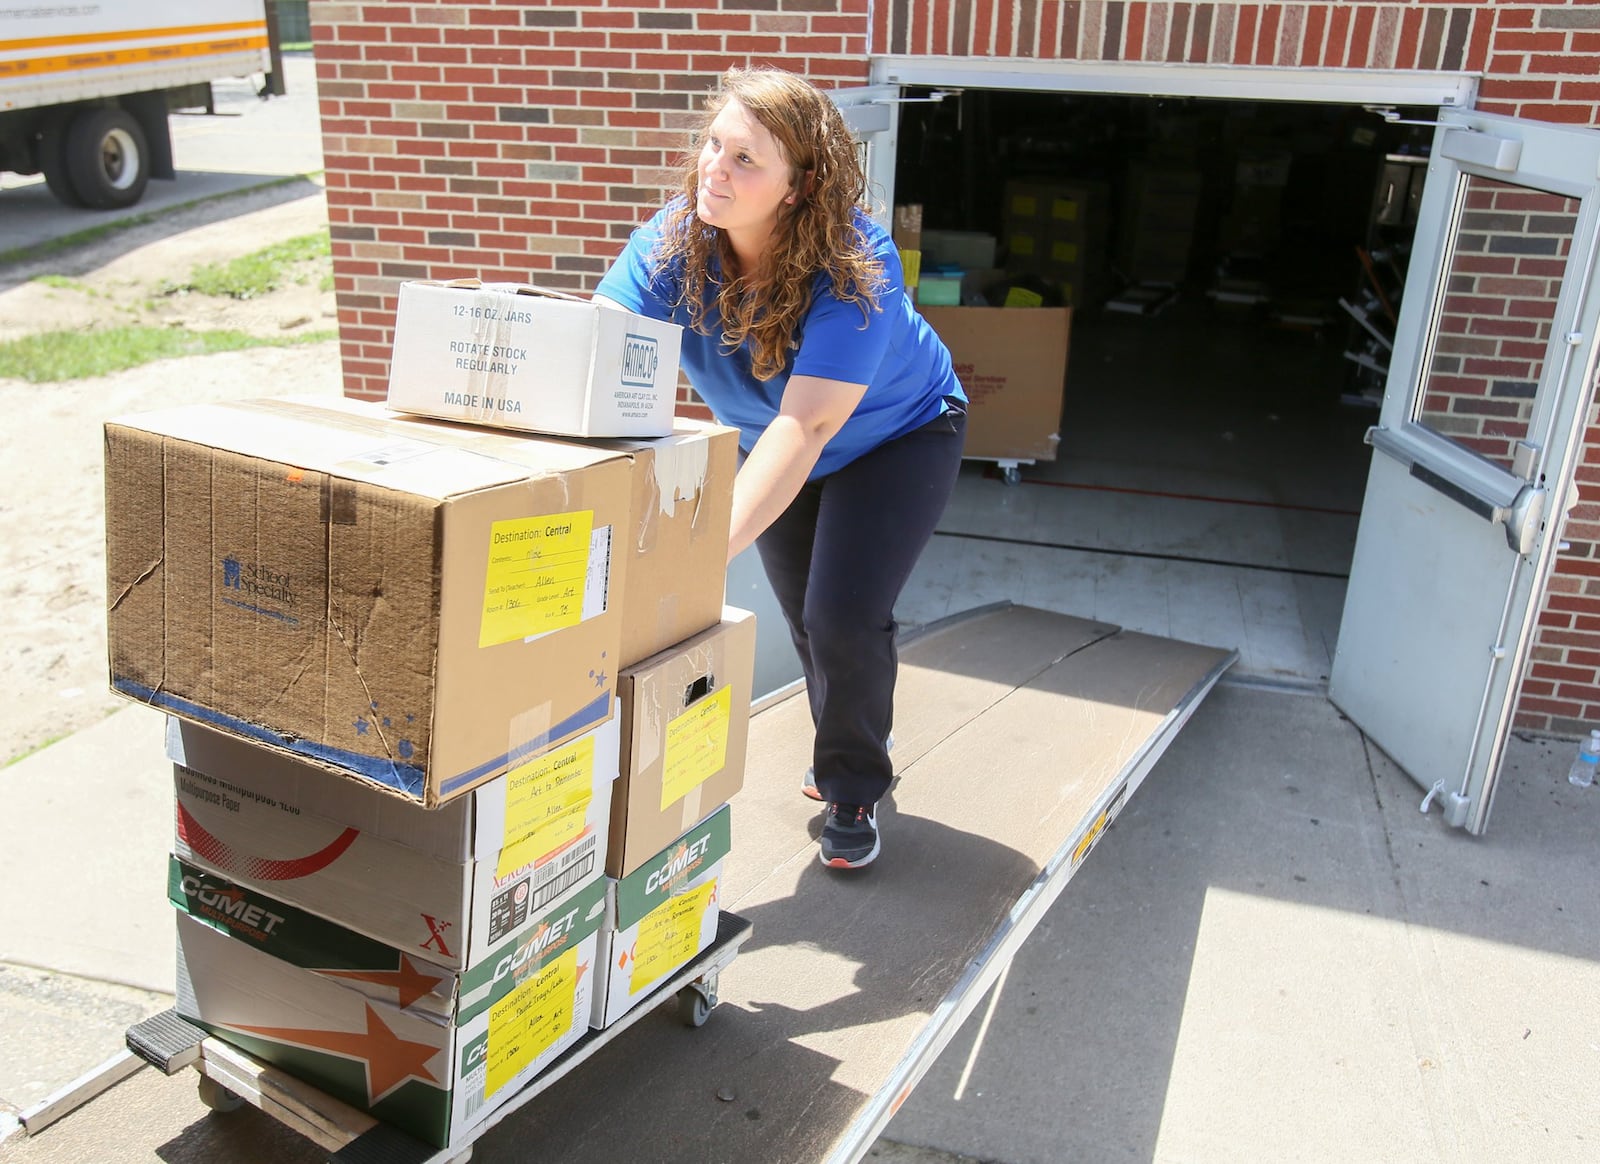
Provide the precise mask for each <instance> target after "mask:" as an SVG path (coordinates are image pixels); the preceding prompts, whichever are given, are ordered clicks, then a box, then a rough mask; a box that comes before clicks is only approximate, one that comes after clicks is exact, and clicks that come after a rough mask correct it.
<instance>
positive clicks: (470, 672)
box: [105, 398, 630, 806]
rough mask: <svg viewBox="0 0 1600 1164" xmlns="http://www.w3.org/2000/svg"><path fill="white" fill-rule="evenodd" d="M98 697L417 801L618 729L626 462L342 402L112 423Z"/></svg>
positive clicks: (215, 408) (285, 403) (207, 408)
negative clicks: (105, 660) (113, 693)
mask: <svg viewBox="0 0 1600 1164" xmlns="http://www.w3.org/2000/svg"><path fill="white" fill-rule="evenodd" d="M105 442H106V572H107V593H108V595H109V598H108V603H109V612H108V627H107V630H108V636H109V648H110V666H111V681H112V686H113V687H114V688H115V689H116V690H117V691H119V692H121V693H122V694H124V695H126V696H128V697H129V698H131V699H135V700H140V701H143V702H146V703H150V704H153V705H155V706H157V707H160V708H162V709H163V710H166V711H169V712H172V713H174V714H177V715H181V716H184V717H186V718H188V719H192V720H195V721H197V722H202V723H210V724H212V725H214V726H217V727H220V728H222V729H224V730H227V731H230V732H233V733H234V734H236V735H240V736H243V737H245V738H247V739H252V740H255V741H257V742H258V743H261V744H264V745H266V746H270V747H275V748H280V749H285V750H288V751H291V752H293V753H295V754H296V755H299V756H301V757H302V758H304V759H306V760H308V761H310V762H312V763H316V764H321V765H326V766H327V767H329V768H331V769H333V770H335V771H343V772H351V773H355V774H357V775H360V776H363V777H366V778H367V779H369V780H372V781H375V782H376V783H378V784H381V785H383V786H385V787H388V788H391V789H393V790H394V791H396V792H399V793H402V794H403V795H405V796H408V797H410V798H412V799H415V800H418V801H421V802H423V803H424V804H427V805H430V806H431V805H436V804H438V803H440V802H442V801H444V800H446V799H448V798H450V797H452V796H457V795H460V794H461V793H463V792H465V791H467V790H468V789H470V788H472V787H473V786H474V785H477V784H481V783H483V782H484V781H486V780H491V779H493V778H494V777H496V776H498V775H500V774H502V773H504V772H506V771H507V770H508V769H510V768H512V767H514V766H515V765H516V764H517V763H518V762H520V761H521V760H523V759H527V758H529V757H531V756H535V755H538V754H539V753H540V752H542V751H544V750H546V749H547V748H549V747H551V746H552V745H554V744H558V743H561V742H563V741H565V740H569V739H572V738H574V737H576V736H579V735H581V734H583V733H584V732H586V731H589V730H591V729H593V728H595V727H597V726H598V725H599V724H601V723H604V722H605V721H606V719H607V718H609V717H610V715H611V713H612V694H613V676H614V675H615V673H616V669H617V661H618V656H617V652H618V649H619V646H620V643H621V630H622V623H621V616H620V614H619V612H618V611H617V610H616V609H615V605H616V603H615V599H616V597H617V596H618V595H620V593H621V590H622V578H621V571H622V568H623V565H624V563H625V558H622V557H620V556H614V555H613V554H612V552H611V548H610V546H611V540H612V537H613V535H614V531H615V530H616V529H617V528H618V527H619V525H620V524H621V523H622V522H624V521H626V520H627V516H628V504H629V489H630V479H629V464H628V461H627V458H626V457H624V456H622V455H620V454H618V453H617V452H615V451H613V450H606V449H596V448H593V447H589V446H584V445H579V444H576V443H574V442H569V441H550V440H538V439H535V438H530V437H526V436H521V435H517V434H511V433H496V432H487V431H484V430H481V429H466V428H464V426H452V425H444V424H433V425H423V424H417V423H414V422H412V421H409V420H407V419H405V418H400V417H396V416H393V415H392V414H390V413H389V412H388V411H387V410H386V409H384V408H382V407H381V406H379V405H375V404H363V403H362V402H359V401H353V400H329V399H326V398H319V399H317V400H315V401H309V400H308V401H295V400H261V401H248V402H240V403H228V404H200V405H191V406H186V407H179V408H172V409H166V410H162V411H159V412H152V413H146V414H143V415H141V416H135V417H127V418H123V419H120V420H114V421H111V422H108V423H107V425H106V430H105Z"/></svg>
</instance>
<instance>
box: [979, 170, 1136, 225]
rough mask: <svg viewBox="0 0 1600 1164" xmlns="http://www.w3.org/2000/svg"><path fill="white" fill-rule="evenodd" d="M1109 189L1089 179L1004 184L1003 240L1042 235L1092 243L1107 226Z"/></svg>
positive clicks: (1014, 181)
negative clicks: (1011, 237) (1013, 236)
mask: <svg viewBox="0 0 1600 1164" xmlns="http://www.w3.org/2000/svg"><path fill="white" fill-rule="evenodd" d="M1110 198H1111V188H1110V186H1109V185H1108V184H1107V183H1105V182H1101V181H1096V180H1092V179H1087V178H1082V179H1037V178H1014V179H1011V180H1010V181H1008V182H1007V183H1006V186H1005V192H1004V194H1003V200H1002V202H1001V214H1000V218H1001V222H1002V223H1003V225H1004V227H1005V234H1006V237H1007V238H1009V237H1010V236H1011V235H1013V234H1017V233H1026V234H1029V235H1038V234H1045V235H1049V236H1051V237H1056V238H1060V237H1072V238H1078V239H1084V240H1088V241H1092V240H1094V239H1095V238H1097V237H1098V236H1100V235H1101V234H1102V233H1103V232H1104V231H1105V227H1106V218H1107V212H1108V209H1109V206H1110Z"/></svg>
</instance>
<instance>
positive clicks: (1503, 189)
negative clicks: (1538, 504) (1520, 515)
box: [1417, 176, 1578, 470]
mask: <svg viewBox="0 0 1600 1164" xmlns="http://www.w3.org/2000/svg"><path fill="white" fill-rule="evenodd" d="M1577 215H1578V203H1577V200H1576V199H1573V198H1565V197H1562V196H1561V195H1559V194H1548V193H1545V192H1544V191H1540V190H1526V189H1523V188H1521V187H1517V186H1511V185H1508V184H1506V183H1504V182H1497V181H1494V180H1493V179H1485V178H1479V177H1476V176H1474V177H1472V178H1471V179H1469V182H1468V187H1467V194H1466V202H1465V206H1464V207H1463V211H1462V219H1461V230H1460V232H1459V233H1458V234H1457V236H1456V243H1455V254H1454V255H1453V256H1452V258H1451V263H1450V269H1449V271H1448V272H1447V273H1446V276H1445V278H1446V285H1445V286H1446V295H1445V301H1444V312H1443V314H1442V315H1441V317H1440V319H1439V331H1438V338H1437V339H1436V340H1435V342H1434V349H1433V353H1432V358H1431V359H1430V361H1429V363H1428V371H1427V380H1426V384H1427V390H1426V391H1425V392H1424V394H1423V399H1422V406H1421V408H1420V409H1419V414H1418V417H1417V419H1418V420H1419V421H1420V422H1421V423H1422V424H1425V425H1427V426H1428V427H1429V428H1431V429H1433V430H1434V431H1435V432H1439V433H1442V434H1443V435H1445V436H1448V437H1450V438H1451V439H1452V440H1456V441H1459V442H1460V443H1461V444H1463V445H1466V446H1467V447H1468V448H1470V449H1472V450H1473V451H1474V452H1476V453H1478V454H1479V455H1481V456H1483V457H1485V458H1486V459H1488V460H1490V461H1493V462H1494V463H1495V464H1497V465H1499V466H1501V467H1502V468H1504V469H1508V470H1509V469H1510V468H1511V467H1512V458H1513V455H1514V453H1515V451H1516V443H1517V441H1519V440H1522V439H1523V438H1525V437H1526V436H1527V435H1528V422H1529V420H1530V419H1531V417H1532V413H1533V397H1534V392H1535V389H1537V387H1538V384H1539V376H1540V373H1541V371H1542V369H1543V366H1544V355H1545V348H1546V345H1548V343H1549V342H1550V328H1551V323H1552V321H1553V320H1554V318H1555V313H1556V295H1557V293H1558V292H1559V291H1560V289H1561V283H1560V275H1561V273H1562V271H1563V269H1564V268H1565V265H1566V258H1567V256H1568V255H1569V254H1570V253H1571V250H1572V236H1573V231H1574V227H1575V225H1576V221H1577Z"/></svg>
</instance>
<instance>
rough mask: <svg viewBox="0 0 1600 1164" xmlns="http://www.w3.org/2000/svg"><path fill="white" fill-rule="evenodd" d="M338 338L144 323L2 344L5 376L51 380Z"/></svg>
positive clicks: (38, 381)
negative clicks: (196, 329)
mask: <svg viewBox="0 0 1600 1164" xmlns="http://www.w3.org/2000/svg"><path fill="white" fill-rule="evenodd" d="M334 338H335V333H333V332H331V331H316V332H307V333H304V334H301V335H295V336H274V337H262V336H253V335H248V334H246V333H244V332H240V331H186V330H184V329H182V328H174V327H149V326H145V325H139V324H133V325H129V326H125V327H107V328H98V329H94V330H91V331H70V330H67V331H47V332H41V333H39V334H37V335H30V336H24V337H23V338H21V339H15V340H11V341H10V342H8V343H3V344H0V379H12V380H26V381H28V382H29V383H32V384H52V383H57V382H59V381H62V380H82V379H85V378H87V377H90V376H104V375H106V374H107V373H110V372H120V371H122V370H123V369H125V368H136V367H138V366H139V365H140V364H148V363H149V362H150V361H152V360H168V359H173V358H175V357H178V356H199V355H208V354H210V353H212V352H236V351H242V350H244V349H246V348H256V347H290V346H293V345H296V344H308V343H321V342H322V341H324V340H330V339H334Z"/></svg>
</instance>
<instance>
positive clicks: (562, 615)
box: [478, 510, 594, 647]
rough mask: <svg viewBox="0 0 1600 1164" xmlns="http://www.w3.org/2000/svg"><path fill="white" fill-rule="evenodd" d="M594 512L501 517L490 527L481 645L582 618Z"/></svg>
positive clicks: (555, 627) (529, 634)
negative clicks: (501, 518)
mask: <svg viewBox="0 0 1600 1164" xmlns="http://www.w3.org/2000/svg"><path fill="white" fill-rule="evenodd" d="M593 526H594V511H593V510H582V511H579V512H576V513H552V514H546V515H545V516H543V517H517V518H512V519H510V520H508V521H497V522H495V523H494V525H493V526H491V527H490V530H489V569H488V574H487V576H486V578H485V580H484V585H483V621H482V622H481V623H480V624H479V626H478V646H480V647H492V646H496V645H498V644H500V643H509V642H514V641H516V640H517V639H525V638H528V637H529V636H531V635H538V634H544V633H545V632H546V631H553V630H560V629H561V628H562V627H566V626H576V625H577V624H578V623H579V622H581V621H582V620H583V592H584V584H585V581H586V580H587V577H588V572H589V534H590V531H591V529H592V528H593Z"/></svg>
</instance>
